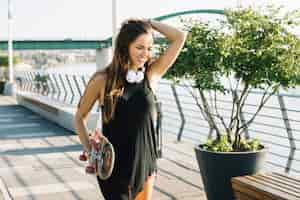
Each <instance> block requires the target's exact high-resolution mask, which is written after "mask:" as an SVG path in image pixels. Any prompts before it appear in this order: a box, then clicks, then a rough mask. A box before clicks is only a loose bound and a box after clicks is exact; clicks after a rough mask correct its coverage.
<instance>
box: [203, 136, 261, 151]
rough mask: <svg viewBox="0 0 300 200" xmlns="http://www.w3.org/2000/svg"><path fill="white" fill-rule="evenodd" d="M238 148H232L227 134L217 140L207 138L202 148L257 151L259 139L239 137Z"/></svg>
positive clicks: (259, 146) (209, 149)
mask: <svg viewBox="0 0 300 200" xmlns="http://www.w3.org/2000/svg"><path fill="white" fill-rule="evenodd" d="M239 145H240V146H239V148H234V147H233V143H231V142H229V140H228V137H227V135H222V136H221V139H219V140H211V139H209V140H207V142H206V143H205V144H204V145H203V149H205V150H207V151H213V152H232V151H238V152H243V151H257V150H260V149H261V145H260V142H259V140H257V139H252V140H250V139H249V140H246V139H244V138H243V139H241V141H240V144H239Z"/></svg>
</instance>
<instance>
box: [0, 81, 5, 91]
mask: <svg viewBox="0 0 300 200" xmlns="http://www.w3.org/2000/svg"><path fill="white" fill-rule="evenodd" d="M5 83H6V82H5V81H0V94H3V92H4V88H5Z"/></svg>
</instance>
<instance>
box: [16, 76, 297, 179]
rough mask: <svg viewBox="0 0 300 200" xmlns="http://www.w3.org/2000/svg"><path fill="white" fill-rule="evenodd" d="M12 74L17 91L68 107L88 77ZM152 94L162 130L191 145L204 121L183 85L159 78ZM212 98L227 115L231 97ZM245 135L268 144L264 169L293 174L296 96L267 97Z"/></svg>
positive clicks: (250, 110) (250, 108)
mask: <svg viewBox="0 0 300 200" xmlns="http://www.w3.org/2000/svg"><path fill="white" fill-rule="evenodd" d="M38 74H39V75H42V76H48V78H47V81H44V82H43V83H41V82H40V83H39V82H37V81H36V79H35V77H36V76H37V75H38ZM16 77H17V78H16V80H17V83H18V87H19V89H20V91H23V92H24V91H25V92H29V93H36V94H39V95H43V96H46V97H47V98H49V99H52V100H53V101H58V102H61V103H64V104H68V105H72V106H76V105H77V103H78V101H79V99H80V97H81V96H82V94H83V92H84V89H85V87H86V85H87V82H88V80H89V78H90V76H89V75H80V76H79V75H70V74H58V73H48V74H45V73H42V72H38V71H26V72H17V74H16ZM157 95H158V97H159V99H160V100H161V101H162V104H163V112H164V118H163V132H168V133H171V134H175V135H176V136H177V140H178V141H181V140H189V141H191V142H193V143H194V144H195V145H196V144H198V143H201V142H204V141H205V140H206V138H207V137H208V133H209V126H208V124H207V122H206V121H205V120H204V119H203V117H202V116H201V112H200V110H199V108H198V107H197V106H196V103H195V101H194V99H193V97H192V96H191V95H190V94H189V93H188V91H187V90H186V88H185V86H183V85H180V84H176V85H172V84H171V83H170V82H168V81H165V80H163V81H161V83H160V87H159V89H158V91H157ZM260 95H262V93H260V92H252V93H250V95H249V101H247V102H246V104H245V108H246V110H245V112H244V113H243V118H244V120H247V119H249V118H250V117H251V116H252V115H253V114H254V112H255V108H257V106H258V105H257V104H256V102H257V98H258V97H259V96H260ZM218 99H219V100H218V107H219V110H220V111H221V112H223V113H224V114H225V120H226V119H227V120H229V119H230V113H229V111H230V110H231V107H230V106H231V105H232V101H231V98H230V97H227V96H220V97H219V98H218ZM95 108H97V107H96V106H95V107H94V109H95ZM179 121H180V123H178V122H179ZM246 136H247V137H248V138H249V137H250V138H251V137H253V138H258V139H260V140H261V141H262V142H263V143H264V144H265V145H266V146H267V147H268V148H269V154H268V158H267V166H266V168H268V169H271V170H276V171H285V172H289V173H294V174H298V175H299V174H300V149H299V146H300V95H293V94H289V93H278V94H276V95H274V96H272V97H271V98H270V99H269V101H268V103H267V104H266V105H265V106H264V107H263V109H262V110H261V112H260V113H259V115H258V116H257V117H256V119H255V120H254V122H253V123H252V124H251V125H250V126H249V127H248V129H247V131H246Z"/></svg>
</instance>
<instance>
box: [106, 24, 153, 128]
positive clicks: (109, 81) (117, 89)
mask: <svg viewBox="0 0 300 200" xmlns="http://www.w3.org/2000/svg"><path fill="white" fill-rule="evenodd" d="M150 30H151V25H150V24H149V23H147V22H145V21H142V20H136V19H129V20H127V21H125V22H124V23H123V24H122V26H121V29H120V31H119V33H118V36H117V38H116V45H115V49H114V54H113V59H112V62H111V63H110V64H109V65H108V67H107V68H106V70H105V71H106V74H107V76H106V77H107V78H106V84H105V92H104V106H103V109H102V113H103V115H102V116H103V121H104V123H107V122H109V121H110V120H111V119H112V118H113V117H114V114H115V110H116V103H117V98H118V97H119V96H120V95H122V93H123V90H124V85H125V75H126V72H127V70H128V69H127V68H126V67H125V66H127V65H128V63H129V59H130V57H129V45H130V44H131V43H132V42H134V41H135V40H136V39H137V37H138V36H140V35H141V34H145V33H150Z"/></svg>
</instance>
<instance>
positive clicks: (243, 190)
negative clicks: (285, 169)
mask: <svg viewBox="0 0 300 200" xmlns="http://www.w3.org/2000/svg"><path fill="white" fill-rule="evenodd" d="M299 183H300V180H298V179H296V178H293V177H289V176H287V175H284V174H279V173H261V174H256V175H252V176H243V177H235V178H233V179H232V187H233V189H234V192H235V194H237V197H238V199H240V200H252V199H251V198H253V199H264V200H300V187H299Z"/></svg>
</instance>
